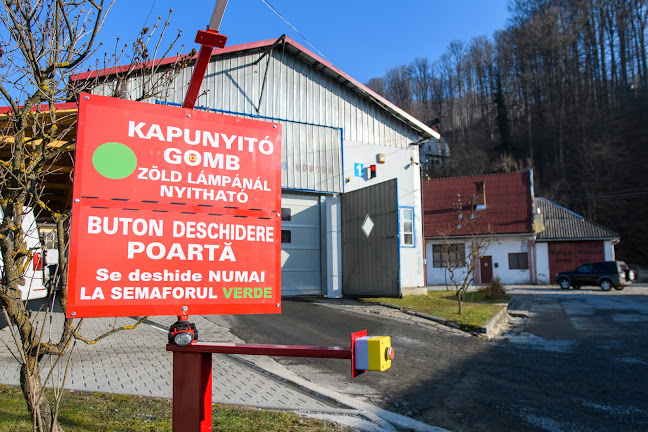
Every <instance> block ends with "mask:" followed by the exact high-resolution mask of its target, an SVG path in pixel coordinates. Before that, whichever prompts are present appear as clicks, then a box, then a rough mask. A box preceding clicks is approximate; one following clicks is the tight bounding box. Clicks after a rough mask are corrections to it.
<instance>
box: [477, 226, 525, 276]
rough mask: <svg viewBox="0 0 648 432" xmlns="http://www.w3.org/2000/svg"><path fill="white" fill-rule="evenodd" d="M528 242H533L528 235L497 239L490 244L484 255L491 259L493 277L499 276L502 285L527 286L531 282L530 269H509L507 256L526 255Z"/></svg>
mask: <svg viewBox="0 0 648 432" xmlns="http://www.w3.org/2000/svg"><path fill="white" fill-rule="evenodd" d="M529 240H533V237H532V236H530V235H528V236H514V237H499V238H497V239H496V240H495V241H493V242H492V243H491V244H490V246H489V247H488V250H487V251H486V252H485V253H484V255H490V256H492V257H493V277H495V276H499V278H500V279H501V280H502V283H504V284H528V283H529V282H530V281H531V270H530V269H525V270H520V269H511V268H509V254H513V253H527V254H528V253H529V250H528V244H529Z"/></svg>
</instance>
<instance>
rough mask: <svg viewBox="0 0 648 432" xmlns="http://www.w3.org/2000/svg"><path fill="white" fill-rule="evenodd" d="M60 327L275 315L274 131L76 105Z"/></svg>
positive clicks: (136, 105)
mask: <svg viewBox="0 0 648 432" xmlns="http://www.w3.org/2000/svg"><path fill="white" fill-rule="evenodd" d="M75 163H76V168H75V182H74V203H73V206H72V231H71V240H70V268H69V291H68V306H67V316H68V317H100V316H137V315H197V314H235V313H279V312H280V311H281V309H280V299H281V292H280V253H281V245H280V238H281V217H280V216H281V171H280V168H281V126H280V125H279V124H276V123H269V122H262V121H256V120H249V119H242V118H237V117H232V116H225V115H220V114H214V113H206V112H198V111H192V110H188V109H183V108H174V107H168V106H161V105H152V104H146V103H141V102H133V101H126V100H121V99H114V98H108V97H102V96H95V95H81V101H80V104H79V127H78V133H77V151H76V160H75Z"/></svg>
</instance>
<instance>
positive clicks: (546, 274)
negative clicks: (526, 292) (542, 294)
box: [536, 242, 551, 284]
mask: <svg viewBox="0 0 648 432" xmlns="http://www.w3.org/2000/svg"><path fill="white" fill-rule="evenodd" d="M536 268H537V269H538V270H537V272H538V273H537V274H538V283H540V284H548V283H551V270H550V269H549V243H547V242H538V243H536Z"/></svg>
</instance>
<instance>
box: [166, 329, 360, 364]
mask: <svg viewBox="0 0 648 432" xmlns="http://www.w3.org/2000/svg"><path fill="white" fill-rule="evenodd" d="M365 334H366V330H365ZM166 349H167V351H173V352H174V353H179V352H183V353H219V354H248V355H267V356H278V357H315V358H336V359H350V358H351V357H352V350H351V348H349V347H339V346H332V347H327V346H311V345H269V344H235V343H222V344H213V343H206V342H196V343H193V344H191V345H187V346H184V347H181V346H177V345H174V344H168V345H167V347H166Z"/></svg>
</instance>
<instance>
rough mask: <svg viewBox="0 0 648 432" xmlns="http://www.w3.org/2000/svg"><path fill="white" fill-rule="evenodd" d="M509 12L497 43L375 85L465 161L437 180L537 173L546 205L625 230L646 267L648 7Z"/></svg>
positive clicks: (459, 47) (635, 257)
mask: <svg viewBox="0 0 648 432" xmlns="http://www.w3.org/2000/svg"><path fill="white" fill-rule="evenodd" d="M509 8H510V12H511V19H510V21H509V24H508V27H507V28H505V29H503V30H501V31H499V32H496V33H495V34H494V35H493V37H492V38H489V37H486V36H480V37H477V38H474V39H473V40H471V41H454V42H452V43H451V44H450V46H449V47H448V48H447V50H446V52H445V53H444V54H443V55H442V56H441V58H439V59H434V60H431V59H427V58H424V57H421V58H416V59H415V60H413V62H412V63H411V64H409V65H403V66H400V67H396V68H393V69H391V70H389V71H387V72H386V74H385V75H384V76H383V77H380V78H374V79H371V80H370V81H369V82H368V83H367V85H368V86H369V87H371V88H372V89H373V90H375V91H377V92H378V93H380V94H382V95H383V96H385V97H387V98H388V99H390V100H391V101H392V102H394V103H396V104H397V105H399V106H400V107H402V108H403V109H405V110H407V111H408V112H410V113H412V114H413V115H415V116H417V117H418V118H420V119H421V120H423V121H426V122H429V121H432V120H434V119H436V118H438V119H439V120H440V123H439V128H440V132H441V133H442V134H443V135H444V136H445V138H446V140H447V141H448V143H449V144H450V148H451V151H452V156H453V159H454V160H455V162H456V163H455V164H453V165H451V166H446V167H444V168H441V169H440V168H436V169H433V171H431V172H428V173H427V175H429V176H431V177H441V176H456V175H471V174H478V173H489V172H503V171H515V170H519V169H525V168H529V167H532V168H534V172H535V179H536V185H535V186H536V196H545V197H547V198H550V199H552V200H554V201H556V202H558V203H559V204H561V205H564V206H566V207H567V208H569V209H571V210H574V211H576V212H577V213H580V214H582V215H584V216H586V217H588V218H590V219H592V220H594V221H596V222H598V223H600V224H602V225H604V226H606V227H608V228H610V229H613V230H615V231H616V232H618V233H619V234H621V238H622V241H621V243H620V244H619V245H618V246H617V257H618V259H624V260H626V261H628V262H630V263H637V264H644V265H646V264H648V251H647V247H648V227H647V226H648V223H647V221H646V219H647V218H646V215H647V214H648V63H647V58H646V24H647V22H648V0H512V1H511V2H510V5H509ZM442 18H443V17H439V19H442ZM430 43H431V44H433V43H434V41H433V40H431V41H430Z"/></svg>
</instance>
